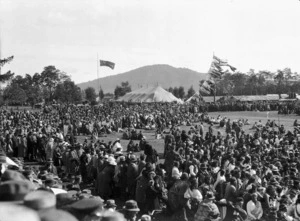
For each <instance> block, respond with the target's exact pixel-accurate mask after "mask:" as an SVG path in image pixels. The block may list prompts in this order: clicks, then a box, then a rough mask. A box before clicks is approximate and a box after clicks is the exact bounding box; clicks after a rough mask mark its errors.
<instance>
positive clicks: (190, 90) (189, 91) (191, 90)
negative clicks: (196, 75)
mask: <svg viewBox="0 0 300 221" xmlns="http://www.w3.org/2000/svg"><path fill="white" fill-rule="evenodd" d="M194 94H195V90H194V88H193V86H191V87H190V88H189V90H188V92H187V97H188V98H189V97H191V96H193V95H194Z"/></svg>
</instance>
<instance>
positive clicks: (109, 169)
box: [96, 165, 115, 199]
mask: <svg viewBox="0 0 300 221" xmlns="http://www.w3.org/2000/svg"><path fill="white" fill-rule="evenodd" d="M114 173H115V166H112V165H107V166H106V167H105V168H104V169H103V170H102V171H101V172H100V173H98V176H97V182H96V190H97V193H98V194H99V195H100V196H101V197H102V198H104V199H107V198H108V197H110V196H111V195H112V191H113V177H114Z"/></svg>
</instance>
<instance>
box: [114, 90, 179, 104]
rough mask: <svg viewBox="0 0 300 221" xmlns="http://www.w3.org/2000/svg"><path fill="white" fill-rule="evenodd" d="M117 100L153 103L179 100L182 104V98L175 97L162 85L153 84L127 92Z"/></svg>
mask: <svg viewBox="0 0 300 221" xmlns="http://www.w3.org/2000/svg"><path fill="white" fill-rule="evenodd" d="M117 101H121V102H122V101H123V102H132V103H153V102H177V103H180V104H182V103H183V102H182V100H180V99H179V98H177V97H175V96H174V95H173V94H172V93H170V92H168V91H166V90H165V89H163V88H162V87H161V86H154V87H153V86H151V87H143V88H139V89H137V90H135V91H132V92H129V93H127V94H125V95H124V96H123V97H120V98H119V99H118V100H117Z"/></svg>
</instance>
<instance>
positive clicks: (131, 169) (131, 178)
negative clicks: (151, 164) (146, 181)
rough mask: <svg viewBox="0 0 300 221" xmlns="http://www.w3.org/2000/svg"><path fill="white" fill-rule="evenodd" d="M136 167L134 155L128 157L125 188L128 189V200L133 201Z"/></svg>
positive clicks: (136, 175)
mask: <svg viewBox="0 0 300 221" xmlns="http://www.w3.org/2000/svg"><path fill="white" fill-rule="evenodd" d="M138 172H139V171H138V165H137V159H136V156H135V155H130V157H129V164H128V167H127V187H128V198H129V199H135V191H136V178H137V177H138V175H139V173H138Z"/></svg>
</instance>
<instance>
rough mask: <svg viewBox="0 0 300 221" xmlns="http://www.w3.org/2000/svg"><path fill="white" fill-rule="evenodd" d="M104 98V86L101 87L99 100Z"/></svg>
mask: <svg viewBox="0 0 300 221" xmlns="http://www.w3.org/2000/svg"><path fill="white" fill-rule="evenodd" d="M103 98H104V92H103V90H102V88H101V87H100V91H99V100H102V99H103Z"/></svg>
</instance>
